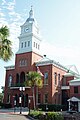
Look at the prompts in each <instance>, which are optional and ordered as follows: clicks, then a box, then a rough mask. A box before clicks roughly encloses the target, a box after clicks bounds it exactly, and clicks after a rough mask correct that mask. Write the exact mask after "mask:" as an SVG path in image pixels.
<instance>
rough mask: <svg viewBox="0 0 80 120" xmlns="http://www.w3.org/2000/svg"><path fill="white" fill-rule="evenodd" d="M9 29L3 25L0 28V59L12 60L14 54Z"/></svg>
mask: <svg viewBox="0 0 80 120" xmlns="http://www.w3.org/2000/svg"><path fill="white" fill-rule="evenodd" d="M8 37H9V29H8V27H7V26H2V27H1V28H0V59H2V60H4V61H8V60H10V58H11V56H12V55H13V52H12V48H11V45H12V42H11V41H10V40H9V39H8Z"/></svg>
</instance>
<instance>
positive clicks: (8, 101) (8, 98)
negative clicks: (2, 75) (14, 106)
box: [7, 94, 10, 103]
mask: <svg viewBox="0 0 80 120" xmlns="http://www.w3.org/2000/svg"><path fill="white" fill-rule="evenodd" d="M7 103H10V95H9V94H8V95H7Z"/></svg>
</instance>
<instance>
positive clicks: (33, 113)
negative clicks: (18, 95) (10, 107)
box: [30, 111, 43, 118]
mask: <svg viewBox="0 0 80 120" xmlns="http://www.w3.org/2000/svg"><path fill="white" fill-rule="evenodd" d="M42 114H43V112H41V111H31V112H30V116H32V117H33V118H39V116H41V115H42Z"/></svg>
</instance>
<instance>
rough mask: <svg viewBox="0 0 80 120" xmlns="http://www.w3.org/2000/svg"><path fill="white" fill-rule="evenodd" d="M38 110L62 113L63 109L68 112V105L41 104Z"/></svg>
mask: <svg viewBox="0 0 80 120" xmlns="http://www.w3.org/2000/svg"><path fill="white" fill-rule="evenodd" d="M38 108H39V109H41V110H42V111H61V109H62V110H63V111H64V110H67V106H66V105H56V104H40V105H38Z"/></svg>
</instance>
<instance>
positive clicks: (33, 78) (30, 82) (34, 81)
mask: <svg viewBox="0 0 80 120" xmlns="http://www.w3.org/2000/svg"><path fill="white" fill-rule="evenodd" d="M26 76H27V79H26V82H25V85H26V86H30V87H32V90H33V102H34V109H35V92H34V88H35V86H36V87H39V88H42V85H43V84H42V79H41V75H40V74H39V73H38V72H35V71H31V72H29V73H28V74H27V75H26Z"/></svg>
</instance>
